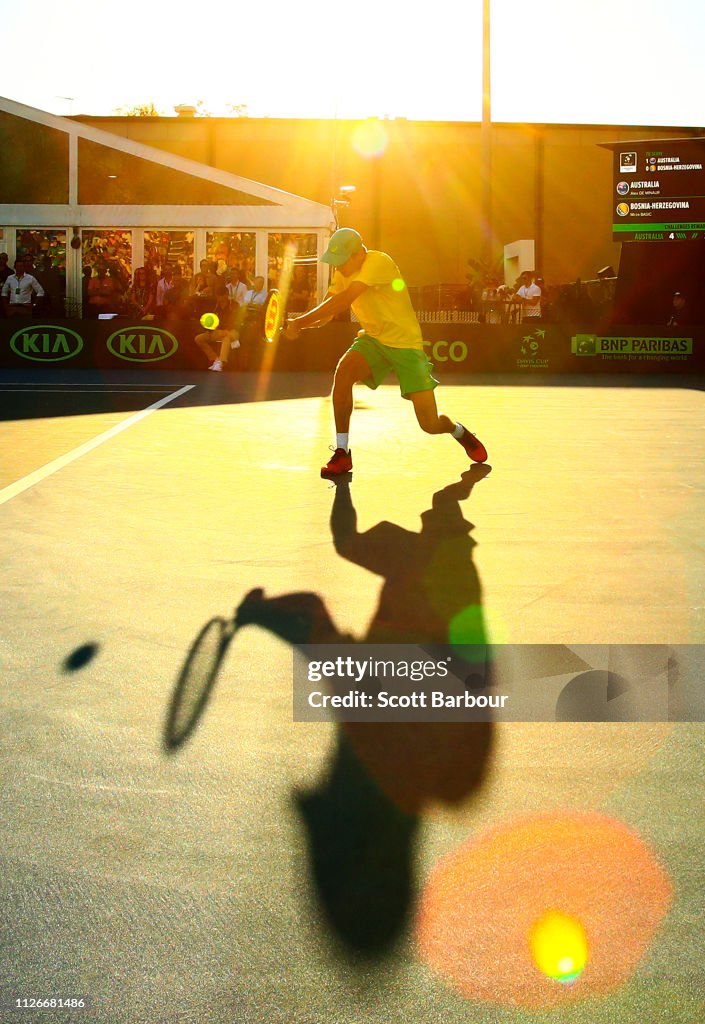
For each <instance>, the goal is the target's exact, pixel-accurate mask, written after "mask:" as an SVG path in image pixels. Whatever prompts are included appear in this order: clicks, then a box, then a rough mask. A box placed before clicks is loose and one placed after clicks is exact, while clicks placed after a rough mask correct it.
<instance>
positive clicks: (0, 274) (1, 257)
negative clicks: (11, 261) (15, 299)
mask: <svg viewBox="0 0 705 1024" xmlns="http://www.w3.org/2000/svg"><path fill="white" fill-rule="evenodd" d="M11 273H12V271H11V270H10V268H9V266H8V257H7V253H6V252H0V289H2V286H3V285H4V284H5V281H7V279H8V277H9V276H10V274H11ZM6 316H7V312H6V311H5V303H4V302H0V319H4V318H5V317H6Z"/></svg>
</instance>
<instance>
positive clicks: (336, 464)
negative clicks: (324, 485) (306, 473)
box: [321, 448, 352, 480]
mask: <svg viewBox="0 0 705 1024" xmlns="http://www.w3.org/2000/svg"><path fill="white" fill-rule="evenodd" d="M351 469H352V452H349V451H348V452H346V451H345V449H344V448H336V449H335V451H334V452H333V456H332V458H331V459H329V461H328V462H327V463H326V465H325V466H323V467H322V469H321V476H322V477H323V479H324V480H334V479H335V478H336V477H337V476H342V475H343V473H349V472H350V470H351Z"/></svg>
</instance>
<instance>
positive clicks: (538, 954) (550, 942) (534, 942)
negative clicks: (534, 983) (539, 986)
mask: <svg viewBox="0 0 705 1024" xmlns="http://www.w3.org/2000/svg"><path fill="white" fill-rule="evenodd" d="M529 945H530V946H531V955H532V956H533V958H534V963H535V964H536V966H537V967H538V969H539V970H540V971H541V973H542V974H545V975H546V976H547V977H549V978H553V980H554V981H560V982H563V983H564V984H569V983H570V982H571V981H575V980H576V978H578V977H579V976H580V975H581V974H582V973H583V970H584V969H585V964H586V963H587V958H588V942H587V935H586V934H585V929H584V928H583V926H582V925H581V923H580V921H578V919H577V918H576V917H572V916H571V915H570V914H563V913H561V912H560V911H558V910H549V911H548V912H547V913H545V914H544V915H543V916H542V917H540V918H539V919H538V921H536V923H535V924H534V926H533V928H532V929H531V933H530V935H529Z"/></svg>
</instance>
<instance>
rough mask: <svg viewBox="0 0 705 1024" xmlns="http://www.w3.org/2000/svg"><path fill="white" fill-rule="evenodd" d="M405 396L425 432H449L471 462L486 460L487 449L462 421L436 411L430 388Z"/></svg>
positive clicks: (434, 398)
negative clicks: (455, 420)
mask: <svg viewBox="0 0 705 1024" xmlns="http://www.w3.org/2000/svg"><path fill="white" fill-rule="evenodd" d="M406 397H407V398H408V399H410V400H411V402H412V404H413V406H414V412H415V413H416V419H417V420H418V423H419V426H420V427H421V429H422V430H425V431H426V433H427V434H451V435H452V436H453V437H454V438H455V440H456V441H457V442H458V443H459V444H460V445H462V447H463V448H464V449H465V451H466V453H467V454H468V456H469V457H470V458H471V459H472V461H473V462H486V461H487V450H486V449H485V446H484V445H483V443H482V442H481V441H480V440H479V439H478V438H477V437H475V435H474V434H472V433H471V432H470V431H469V430H467V429H466V428H465V427H464V426H463V425H462V423H454V422H453V420H451V419H450V418H449V417H448V416H446V415H444V414H443V413H439V412H438V408H437V406H436V396H435V393H434V392H433V390H432V389H430V388H429V389H428V390H427V391H415V392H412V393H411V394H407V395H406Z"/></svg>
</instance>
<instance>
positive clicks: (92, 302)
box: [88, 260, 122, 318]
mask: <svg viewBox="0 0 705 1024" xmlns="http://www.w3.org/2000/svg"><path fill="white" fill-rule="evenodd" d="M93 269H94V271H95V273H94V275H93V277H91V279H90V281H89V282H88V316H89V317H96V318H97V317H99V316H100V315H101V313H103V314H105V313H115V314H117V313H118V312H119V311H120V301H121V298H122V289H121V287H120V283H119V281H118V280H117V278H115V277H108V268H107V265H106V264H105V263H104V262H103V261H102V260H98V262H97V263H96V265H95V267H94V268H93Z"/></svg>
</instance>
